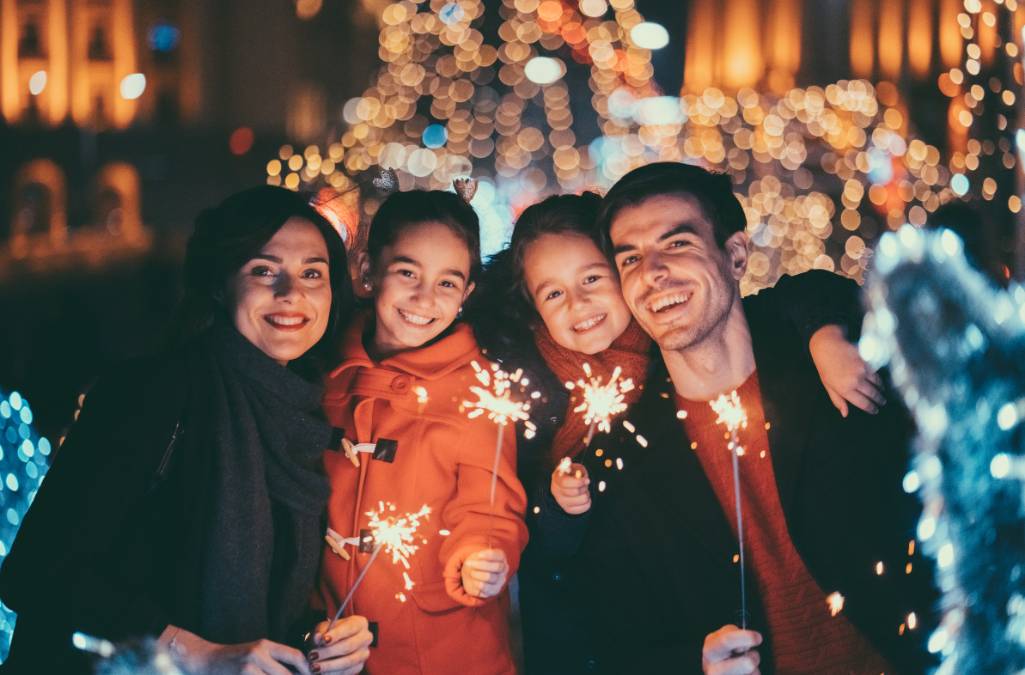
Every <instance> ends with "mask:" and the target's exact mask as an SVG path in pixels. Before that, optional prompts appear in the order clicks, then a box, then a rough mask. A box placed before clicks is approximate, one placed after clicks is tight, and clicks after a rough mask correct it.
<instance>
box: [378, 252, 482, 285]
mask: <svg viewBox="0 0 1025 675" xmlns="http://www.w3.org/2000/svg"><path fill="white" fill-rule="evenodd" d="M395 263H406V264H407V265H416V266H417V267H423V265H421V264H420V263H419V262H417V261H416V260H413V259H412V258H410V257H409V256H406V255H397V256H395V257H394V258H392V260H391V264H395ZM442 274H451V275H452V276H454V277H459V278H460V279H462V280H463V281H466V275H465V274H463V273H462V272H460V271H459V270H457V269H447V270H443V271H442Z"/></svg>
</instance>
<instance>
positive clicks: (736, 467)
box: [730, 433, 747, 630]
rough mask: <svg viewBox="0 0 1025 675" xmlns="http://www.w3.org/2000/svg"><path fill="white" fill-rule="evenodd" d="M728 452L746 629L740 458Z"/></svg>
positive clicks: (741, 608)
mask: <svg viewBox="0 0 1025 675" xmlns="http://www.w3.org/2000/svg"><path fill="white" fill-rule="evenodd" d="M734 435H735V433H734ZM730 454H731V455H733V497H734V501H735V502H736V506H737V542H738V543H739V545H740V561H739V562H740V627H741V628H743V629H744V630H747V580H746V579H745V577H746V576H747V573H746V565H745V563H744V511H743V509H742V508H741V506H740V458H739V457H738V456H737V452H736V449H734V451H733V452H731V453H730Z"/></svg>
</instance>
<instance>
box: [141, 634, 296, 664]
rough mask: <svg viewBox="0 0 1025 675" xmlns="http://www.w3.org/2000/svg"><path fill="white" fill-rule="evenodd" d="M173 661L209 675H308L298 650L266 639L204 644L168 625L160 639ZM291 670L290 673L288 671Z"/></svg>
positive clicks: (195, 637)
mask: <svg viewBox="0 0 1025 675" xmlns="http://www.w3.org/2000/svg"><path fill="white" fill-rule="evenodd" d="M160 642H161V643H163V644H166V645H167V646H168V649H169V650H170V652H171V654H172V655H173V656H174V657H175V659H180V660H181V661H183V662H184V663H185V664H186V665H187V666H188V667H189V668H190V669H192V670H195V671H197V672H201V673H210V674H211V675H222V674H223V675H229V674H235V673H244V675H292V674H293V673H301V674H302V675H310V673H311V671H310V668H309V666H308V665H307V663H306V656H305V655H304V654H303V653H302V652H301V651H299V650H298V649H293V648H292V647H289V646H287V645H283V644H280V643H277V642H271V641H270V640H256V641H255V642H244V643H242V644H235V645H224V644H220V643H217V642H208V641H207V640H204V639H203V638H201V637H199V636H198V635H196V634H195V633H190V632H189V631H187V630H185V629H183V628H177V627H175V626H168V627H167V629H165V630H164V632H163V634H162V635H161V636H160ZM290 669H291V670H290Z"/></svg>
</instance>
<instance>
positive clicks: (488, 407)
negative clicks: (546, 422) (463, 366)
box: [463, 361, 537, 438]
mask: <svg viewBox="0 0 1025 675" xmlns="http://www.w3.org/2000/svg"><path fill="white" fill-rule="evenodd" d="M470 365H472V366H473V370H474V373H475V374H476V377H477V381H478V382H480V383H481V384H482V385H483V386H477V385H473V386H471V387H470V393H472V394H474V395H476V396H477V400H476V401H463V407H464V408H468V409H469V412H468V413H467V414H466V416H467V417H469V418H470V419H474V418H476V417H480V416H481V415H483V414H485V413H487V416H488V419H489V420H491V421H492V422H494V423H495V424H497V425H498V426H500V427H504V426H505V425H507V424H509V422H514V423H515V422H523V425H524V427H526V431H524V434H523V435H524V436H525V437H527V438H533V436H534V432H536V431H537V427H536V426H535V425H534V423H533V422H531V421H530V402H529V401H517V400H515V399H513V397H512V386H513V385H514V384H522V383H521V382H520V379H521V378H522V376H523V371H522V370H519V369H517V370H516V371H515V372H513V373H512V374H510V373H507V372H505V371H504V370H502V369H501V368H499V367H498V364H495V363H493V364H491V367H490V368H483V367H481V365H480V364H479V363H477V362H476V361H473V362H472V363H471V364H470ZM499 437H501V435H499Z"/></svg>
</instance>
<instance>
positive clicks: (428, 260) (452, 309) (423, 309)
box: [371, 221, 473, 357]
mask: <svg viewBox="0 0 1025 675" xmlns="http://www.w3.org/2000/svg"><path fill="white" fill-rule="evenodd" d="M372 268H373V274H372V277H371V278H372V282H373V295H374V310H375V312H376V315H377V325H376V328H375V331H374V349H375V351H376V352H377V355H378V356H380V357H384V356H388V355H390V354H394V353H396V352H400V351H403V350H405V349H415V348H416V347H421V346H423V345H424V344H426V343H428V342H430V341H431V340H433V339H434V338H436V337H437V336H438V335H440V334H441V333H442V332H443V331H444V330H445V329H446V328H448V327H449V326H451V325H452V322H453V321H455V320H456V316H457V315H458V313H459V309H460V307H462V305H463V301H464V300H466V298H467V296H469V295H470V292H471V291H472V290H473V282H471V281H470V280H469V279H470V251H469V249H467V247H466V242H464V241H463V240H462V239H460V238H459V237H458V236H457V235H456V234H455V233H454V232H453V231H452V230H451V228H449V227H448V226H447V225H445V224H444V223H439V222H433V221H430V222H426V223H417V224H416V225H409V226H406V227H404V228H402V229H401V230H400V231H399V233H398V235H397V236H396V237H395V241H394V242H392V244H391V245H389V246H385V247H384V248H383V249H382V250H381V253H380V255H379V256H378V258H377V259H376V260H374V261H373V262H372Z"/></svg>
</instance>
